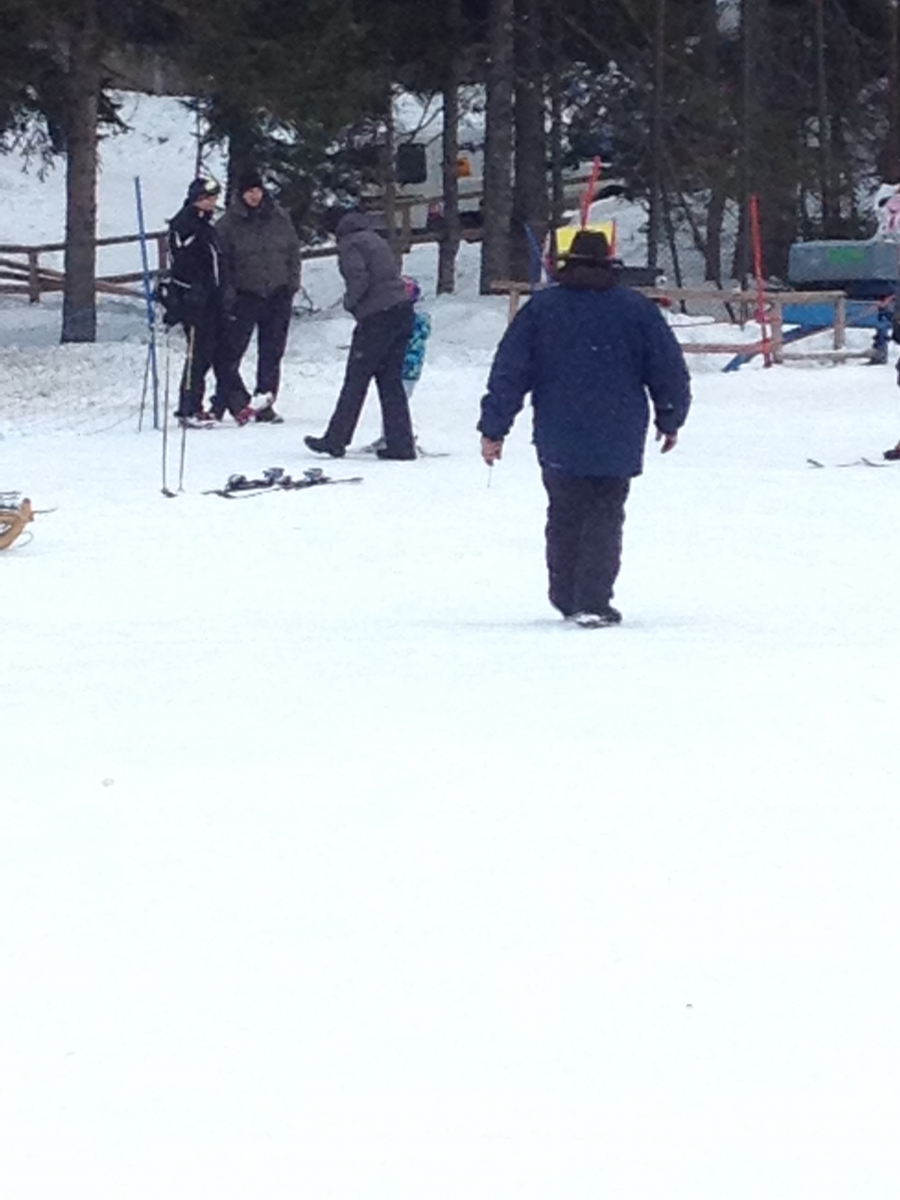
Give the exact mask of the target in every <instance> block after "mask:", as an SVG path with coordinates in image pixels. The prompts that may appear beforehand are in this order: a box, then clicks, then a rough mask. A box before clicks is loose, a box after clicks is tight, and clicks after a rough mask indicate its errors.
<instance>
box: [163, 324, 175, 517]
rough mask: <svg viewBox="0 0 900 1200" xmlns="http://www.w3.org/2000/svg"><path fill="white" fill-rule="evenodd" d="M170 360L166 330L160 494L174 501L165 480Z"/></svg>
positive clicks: (169, 347) (167, 445) (169, 346)
mask: <svg viewBox="0 0 900 1200" xmlns="http://www.w3.org/2000/svg"><path fill="white" fill-rule="evenodd" d="M170 358H171V344H170V337H169V330H168V329H166V372H165V388H164V391H163V435H162V494H163V495H164V496H168V497H169V499H174V496H175V493H174V492H171V491H169V487H168V482H167V479H166V462H167V458H168V452H169V451H168V447H169V361H170Z"/></svg>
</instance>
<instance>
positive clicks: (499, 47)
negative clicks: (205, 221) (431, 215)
mask: <svg viewBox="0 0 900 1200" xmlns="http://www.w3.org/2000/svg"><path fill="white" fill-rule="evenodd" d="M897 26H898V0H302V2H297V0H210V2H209V3H207V4H204V5H198V4H196V3H195V2H193V0H116V2H115V3H112V2H111V0H0V45H2V46H3V53H2V56H0V146H2V149H3V150H5V151H6V152H9V153H16V154H20V155H22V156H23V157H24V160H25V161H26V162H27V163H29V164H31V166H32V167H33V168H35V169H39V167H40V163H41V162H44V161H46V160H48V159H49V158H52V157H53V156H57V155H61V156H64V158H65V162H66V178H67V219H66V230H65V241H66V254H65V286H64V295H63V322H62V339H63V341H92V340H93V339H94V337H95V334H96V289H95V279H96V246H95V239H96V205H97V200H96V194H97V186H96V185H97V168H98V144H99V139H100V138H101V137H103V136H109V135H111V134H113V133H114V132H115V130H116V128H117V127H118V128H121V120H120V118H119V115H118V113H117V109H116V105H115V102H114V100H113V93H114V90H115V89H121V88H132V89H134V90H144V91H149V92H166V93H168V94H177V95H184V96H187V97H191V98H192V99H190V100H189V101H188V103H190V104H191V106H192V107H193V108H194V109H195V111H196V114H197V127H198V164H199V163H202V158H203V151H204V148H205V147H209V146H212V145H218V146H225V147H227V150H228V156H229V179H230V180H231V179H234V178H235V177H236V175H237V174H238V173H239V172H240V170H241V169H242V168H243V167H244V166H247V165H250V164H252V165H254V166H256V167H259V168H261V169H264V170H265V171H266V173H267V175H268V177H269V178H270V179H271V180H272V181H273V182H274V183H275V185H276V187H277V189H278V192H279V198H280V199H281V201H282V203H284V204H285V205H286V206H287V207H288V209H289V210H290V212H291V214H292V217H293V219H294V221H295V223H296V225H297V227H298V229H299V230H300V232H301V234H302V235H303V237H304V240H306V241H307V242H314V241H315V240H317V239H318V238H321V236H322V235H323V228H324V227H323V213H325V212H327V211H329V210H331V209H333V207H334V206H335V204H352V203H354V202H355V201H356V200H357V199H358V198H359V197H360V195H362V194H363V192H364V191H365V189H366V188H367V187H369V188H371V185H372V183H373V182H375V183H377V185H378V188H379V194H380V196H381V202H382V203H383V205H384V208H385V210H386V214H387V217H388V226H389V228H391V229H393V227H394V213H393V205H394V197H395V175H394V171H395V155H394V150H395V146H396V131H395V130H394V129H393V116H392V114H393V97H394V96H395V94H396V92H397V89H405V90H407V91H412V92H415V93H417V94H419V95H423V96H440V97H442V102H443V111H444V114H445V120H444V134H443V146H442V151H443V164H444V169H443V219H442V223H441V227H440V238H441V242H440V269H439V275H438V289H439V290H441V291H445V292H449V291H453V289H454V286H455V261H456V255H457V251H458V247H459V241H460V222H459V207H458V191H457V169H456V164H457V158H458V152H459V147H458V144H457V136H458V135H457V128H458V117H459V106H460V96H461V95H465V94H466V90H465V89H464V86H463V85H473V84H474V85H482V86H481V87H480V88H478V89H477V92H478V94H480V95H481V96H482V97H483V108H484V123H485V170H484V198H483V205H482V212H483V250H482V268H481V285H482V290H484V291H487V290H489V288H490V285H491V283H492V281H494V280H498V279H509V278H525V277H526V276H527V260H528V253H529V248H528V239H527V236H526V227H530V229H531V230H533V231H534V232H535V233H536V235H537V237H538V238H543V237H544V235H545V234H546V231H547V229H548V228H549V227H550V226H551V225H553V224H554V222H556V221H558V220H559V219H560V217H561V213H562V209H563V205H564V199H563V191H564V189H563V172H564V170H565V168H566V166H567V165H571V164H573V163H576V162H578V161H581V160H584V159H589V158H593V157H594V156H597V155H599V156H600V157H601V158H602V160H603V162H604V169H605V174H606V177H608V178H612V179H614V180H615V181H616V185H617V186H619V187H621V188H623V189H624V190H626V191H627V193H628V194H630V195H633V196H634V197H635V198H637V199H639V200H642V201H644V202H645V203H646V206H647V211H648V238H647V245H648V263H649V265H655V264H656V263H657V261H658V259H659V256H660V254H661V251H662V247H663V246H664V245H665V244H667V243H668V244H669V245H674V244H675V240H676V236H677V235H678V234H679V233H680V232H681V231H682V230H683V229H685V228H686V229H687V230H689V232H690V236H691V237H692V239H693V241H694V243H695V245H696V246H697V248H698V249H699V250H700V251H701V253H702V255H703V261H704V264H705V274H706V277H707V279H709V280H713V281H715V282H717V283H721V282H722V281H723V280H725V279H744V278H746V276H747V275H748V273H749V271H750V269H751V262H750V259H751V254H750V247H749V237H748V232H747V219H746V217H747V213H748V209H749V205H748V201H749V197H750V196H751V195H756V196H757V197H758V198H759V205H760V212H761V220H762V240H763V251H764V259H765V263H766V267H767V269H768V271H769V272H770V273H771V274H772V275H775V276H783V274H784V272H785V269H786V264H787V256H788V250H789V247H790V245H791V243H792V242H793V241H795V240H798V239H804V240H806V239H810V238H860V237H866V236H869V235H870V234H871V233H872V231H873V221H872V215H871V207H870V205H868V204H867V200H868V198H869V196H870V195H871V192H872V190H873V188H874V186H875V184H876V183H877V182H878V181H879V180H882V179H887V180H890V181H900V117H898V111H900V104H898V29H897ZM729 223H731V225H733V226H734V227H735V228H736V234H737V236H736V239H735V240H734V245H735V249H734V253H733V256H732V254H731V253H730V252H729V254H728V255H727V257H726V253H725V244H726V238H725V233H726V230H727V229H728V228H729Z"/></svg>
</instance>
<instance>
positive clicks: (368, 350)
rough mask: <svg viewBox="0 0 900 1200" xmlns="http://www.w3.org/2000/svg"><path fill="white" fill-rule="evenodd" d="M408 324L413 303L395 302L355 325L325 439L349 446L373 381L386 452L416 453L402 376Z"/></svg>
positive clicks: (410, 326)
mask: <svg viewBox="0 0 900 1200" xmlns="http://www.w3.org/2000/svg"><path fill="white" fill-rule="evenodd" d="M412 327H413V307H412V304H411V303H409V304H406V303H404V304H395V305H394V306H393V307H392V308H386V309H385V310H384V311H383V312H377V313H373V314H372V315H371V316H370V317H363V319H362V320H361V321H360V322H359V323H358V324H357V326H356V329H354V331H353V339H352V341H351V343H350V354H349V356H348V358H347V369H346V372H345V374H344V384H343V387H342V388H341V394H340V395H339V396H338V401H337V404H336V406H335V409H334V413H333V414H332V417H331V420H330V421H329V422H328V428H327V430H326V431H325V440H326V441H327V442H328V443H329V444H330V445H333V446H340V447H342V448H343V447H346V446H349V445H350V442H351V441H352V440H353V433H354V430H355V429H356V423H357V421H358V420H359V414H360V413H361V412H362V406H363V403H364V401H365V399H366V393H367V392H368V390H369V384H370V383H371V382H372V380H373V379H374V380H375V384H376V386H377V388H378V399H379V400H380V401H381V417H382V421H383V423H384V438H385V443H386V447H387V451H388V453H389V454H397V455H404V456H406V455H408V456H409V457H410V458H414V457H415V453H416V447H415V441H414V439H413V431H412V422H411V420H410V416H409V402H408V400H407V398H406V389H405V388H404V386H403V379H402V371H403V359H404V358H405V356H406V343H407V342H408V341H409V337H410V334H411V333H412Z"/></svg>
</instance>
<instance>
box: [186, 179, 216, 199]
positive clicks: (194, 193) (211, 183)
mask: <svg viewBox="0 0 900 1200" xmlns="http://www.w3.org/2000/svg"><path fill="white" fill-rule="evenodd" d="M221 190H222V188H221V185H220V184H219V183H218V181H217V180H215V179H207V178H205V177H204V176H202V175H200V176H198V177H197V178H196V179H194V180H193V181H192V182H191V184H190V186H189V187H188V191H187V202H188V204H196V202H197V201H198V200H202V199H203V197H204V196H218V194H219V192H221Z"/></svg>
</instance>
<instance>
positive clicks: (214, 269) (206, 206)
mask: <svg viewBox="0 0 900 1200" xmlns="http://www.w3.org/2000/svg"><path fill="white" fill-rule="evenodd" d="M220 190H221V189H220V187H219V184H218V183H217V182H216V181H215V180H214V179H204V178H197V179H195V180H193V182H192V183H191V184H190V186H189V188H188V192H187V197H186V198H185V202H184V205H183V206H182V208H181V209H180V210H179V212H178V213H176V215H175V216H174V217H173V218H172V219H171V221H170V222H169V263H170V278H169V286H168V290H167V291H166V293H165V299H164V301H163V303H164V307H165V312H166V324H167V325H176V324H181V325H182V327H183V328H184V333H185V337H186V338H187V357H186V358H185V362H184V371H183V372H182V376H181V386H180V389H179V400H178V408H177V409H176V410H175V415H176V417H178V418H179V419H180V420H182V421H197V420H204V419H207V420H208V419H210V417H209V414H207V413H204V411H203V393H204V389H205V387H206V375H207V372H208V371H209V369H210V368H212V369H213V370H214V372H215V376H216V397H215V399H214V401H213V409H214V410H215V409H216V408H218V409H219V411H221V412H224V410H225V408H226V407H231V408H232V411H233V412H234V413H235V414H236V413H237V412H238V410H239V409H240V408H242V407H243V405H242V403H241V402H240V398H239V397H238V398H237V400H235V398H233V397H232V396H230V394H229V393H230V380H231V375H230V371H229V367H228V362H227V354H226V353H225V347H224V316H223V311H222V290H221V264H220V257H219V246H218V241H217V238H216V233H215V230H214V228H213V223H212V220H213V214H214V212H215V209H216V203H217V202H218V198H219V192H220Z"/></svg>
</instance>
